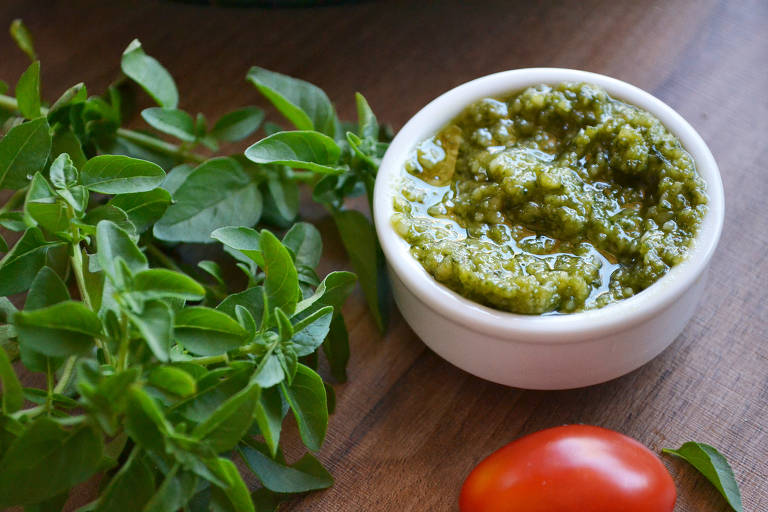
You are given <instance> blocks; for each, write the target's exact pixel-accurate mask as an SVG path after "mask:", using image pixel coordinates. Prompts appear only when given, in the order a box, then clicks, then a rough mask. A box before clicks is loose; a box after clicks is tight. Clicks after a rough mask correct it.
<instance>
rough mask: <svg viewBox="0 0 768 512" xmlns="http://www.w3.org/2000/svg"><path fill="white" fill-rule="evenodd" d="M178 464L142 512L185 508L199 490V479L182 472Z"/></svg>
mask: <svg viewBox="0 0 768 512" xmlns="http://www.w3.org/2000/svg"><path fill="white" fill-rule="evenodd" d="M179 468H180V465H179V464H178V463H177V464H176V465H175V466H174V467H173V468H172V469H171V471H170V472H169V473H167V474H166V475H165V480H163V483H162V484H160V487H159V488H158V489H157V492H156V493H155V495H154V496H152V498H151V499H150V500H149V502H148V503H147V504H146V506H145V507H144V509H143V511H142V512H168V511H169V510H179V509H180V508H182V507H183V506H185V505H186V504H187V503H188V502H189V500H190V499H192V496H193V495H194V494H195V491H196V490H197V483H198V477H197V475H195V474H194V473H191V472H189V471H180V470H179Z"/></svg>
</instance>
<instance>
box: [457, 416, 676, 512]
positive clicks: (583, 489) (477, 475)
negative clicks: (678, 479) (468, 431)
mask: <svg viewBox="0 0 768 512" xmlns="http://www.w3.org/2000/svg"><path fill="white" fill-rule="evenodd" d="M676 498H677V493H676V492H675V484H674V482H672V477H670V476H669V473H668V472H667V470H666V468H665V467H664V465H663V464H662V463H661V461H660V460H659V458H658V457H657V456H656V455H655V454H654V453H653V452H651V451H650V450H649V449H648V448H646V447H645V446H643V445H642V444H640V443H638V442H637V441H635V440H634V439H631V438H629V437H627V436H625V435H622V434H619V433H618V432H614V431H613V430H607V429H604V428H600V427H591V426H588V425H567V426H564V427H555V428H550V429H547V430H542V431H540V432H536V433H534V434H530V435H528V436H525V437H522V438H520V439H518V440H517V441H514V442H512V443H510V444H508V445H507V446H505V447H503V448H501V449H500V450H498V451H496V452H494V453H492V454H491V455H490V456H488V458H486V459H485V460H483V461H482V462H481V463H480V464H478V465H477V467H476V468H475V469H474V470H472V472H471V473H470V474H469V477H467V480H466V481H465V482H464V486H463V487H462V489H461V496H460V498H459V506H460V508H461V512H671V511H672V509H673V508H674V506H675V499H676Z"/></svg>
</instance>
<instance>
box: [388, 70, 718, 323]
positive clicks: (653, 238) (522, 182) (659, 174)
mask: <svg viewBox="0 0 768 512" xmlns="http://www.w3.org/2000/svg"><path fill="white" fill-rule="evenodd" d="M706 204H707V196H706V190H705V184H704V182H703V180H702V179H701V177H700V176H699V175H698V173H697V172H696V168H695V165H694V162H693V159H692V158H691V156H690V155H689V154H688V153H687V152H686V151H685V150H684V149H683V148H682V146H681V144H680V141H679V140H678V139H677V138H676V137H675V136H674V135H672V134H671V133H670V132H669V131H668V130H667V129H666V128H665V127H664V126H663V125H662V124H661V122H660V121H659V120H658V119H656V118H655V117H654V116H652V115H651V114H649V113H648V112H645V111H643V110H641V109H639V108H637V107H635V106H632V105H629V104H626V103H623V102H621V101H618V100H616V99H613V98H611V97H610V96H608V94H607V93H606V92H605V91H604V90H603V89H601V88H600V87H597V86H594V85H590V84H576V83H562V84H559V85H557V86H548V85H538V86H535V87H530V88H528V89H526V90H524V91H522V92H520V93H517V94H514V95H511V96H509V97H507V98H502V99H491V98H488V99H483V100H480V101H478V102H476V103H474V104H472V105H470V106H469V107H467V108H466V109H465V111H464V112H463V113H462V114H461V115H459V116H458V117H457V118H456V119H454V120H453V121H452V122H451V123H450V124H449V125H448V126H446V127H445V128H443V129H442V130H441V131H440V132H439V133H438V134H436V135H435V136H434V137H432V138H430V139H428V140H426V141H423V142H422V143H421V144H420V145H419V146H418V147H417V149H416V150H415V151H414V152H413V154H412V155H411V156H410V158H409V159H408V161H407V162H406V164H405V165H404V169H403V172H402V184H401V186H400V187H399V193H398V194H396V197H395V200H394V207H395V211H396V213H395V214H394V215H393V217H392V223H393V226H394V227H395V229H396V230H397V232H398V233H399V234H400V236H402V237H403V238H404V239H405V240H406V241H407V242H408V243H409V244H410V246H411V254H412V255H413V256H414V257H415V258H416V259H417V260H418V261H419V262H420V263H421V265H422V266H423V267H424V268H425V269H426V270H427V271H428V272H429V273H430V274H431V275H432V276H433V277H434V278H435V279H436V280H437V281H439V282H441V283H443V284H445V285H446V286H448V287H449V288H451V289H453V290H455V291H456V292H458V293H459V294H461V295H463V296H465V297H467V298H469V299H471V300H474V301H476V302H479V303H482V304H485V305H488V306H491V307H494V308H497V309H500V310H504V311H511V312H515V313H527V314H545V313H549V312H561V313H570V312H577V311H582V310H586V309H593V308H599V307H603V306H605V305H606V304H610V303H612V302H615V301H618V300H621V299H625V298H627V297H631V296H633V295H635V294H637V293H639V292H640V291H642V290H644V289H645V288H647V287H648V286H650V285H651V284H653V283H654V282H656V281H657V280H658V279H659V278H661V277H662V276H663V275H664V274H666V273H667V272H668V271H669V269H670V268H671V267H672V266H674V265H676V264H677V263H679V262H681V261H682V260H683V259H684V258H685V257H686V255H687V251H688V248H689V247H690V244H691V241H692V240H693V238H694V237H695V235H696V233H697V231H698V229H699V226H700V225H701V222H702V219H703V217H704V215H705V213H706V208H707V207H706Z"/></svg>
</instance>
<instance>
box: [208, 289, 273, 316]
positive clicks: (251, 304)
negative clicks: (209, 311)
mask: <svg viewBox="0 0 768 512" xmlns="http://www.w3.org/2000/svg"><path fill="white" fill-rule="evenodd" d="M237 306H242V307H244V308H245V309H247V310H248V312H249V313H250V314H251V316H252V317H253V318H254V320H256V321H258V320H261V318H262V317H263V316H264V288H262V287H261V286H254V287H253V288H248V289H247V290H244V291H242V292H239V293H233V294H232V295H229V296H228V297H226V298H225V299H224V300H222V301H221V303H219V305H218V306H216V309H218V310H219V311H223V312H224V313H226V314H228V315H229V316H231V317H232V318H237V314H236V308H237Z"/></svg>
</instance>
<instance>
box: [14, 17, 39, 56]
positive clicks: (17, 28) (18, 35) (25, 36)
mask: <svg viewBox="0 0 768 512" xmlns="http://www.w3.org/2000/svg"><path fill="white" fill-rule="evenodd" d="M10 32H11V37H12V38H13V40H14V41H16V44H17V45H18V47H19V48H20V49H21V51H23V52H24V53H26V54H27V57H29V60H37V54H36V53H35V45H34V43H33V42H32V34H30V33H29V29H28V28H27V27H26V26H25V25H24V22H23V21H21V20H20V19H15V20H13V22H11V29H10Z"/></svg>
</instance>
